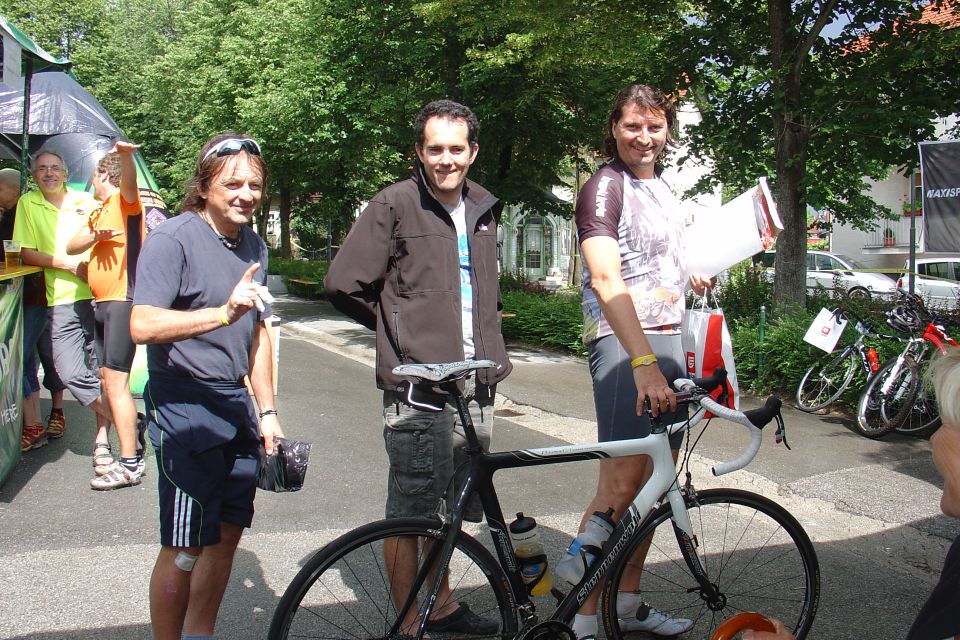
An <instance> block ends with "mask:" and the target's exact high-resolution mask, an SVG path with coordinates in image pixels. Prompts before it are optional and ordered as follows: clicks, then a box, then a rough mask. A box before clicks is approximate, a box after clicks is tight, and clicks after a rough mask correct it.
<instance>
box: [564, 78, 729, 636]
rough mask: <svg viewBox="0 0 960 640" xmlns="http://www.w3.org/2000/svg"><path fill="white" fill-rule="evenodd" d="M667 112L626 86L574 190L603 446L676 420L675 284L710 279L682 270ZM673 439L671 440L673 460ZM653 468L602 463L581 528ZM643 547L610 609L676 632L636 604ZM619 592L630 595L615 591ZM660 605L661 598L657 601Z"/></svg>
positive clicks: (625, 498) (680, 298)
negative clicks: (653, 422)
mask: <svg viewBox="0 0 960 640" xmlns="http://www.w3.org/2000/svg"><path fill="white" fill-rule="evenodd" d="M675 125H676V109H675V108H674V105H673V103H672V101H671V100H670V98H668V97H667V96H666V95H664V94H663V92H661V91H660V90H659V89H656V88H654V87H650V86H647V85H642V84H634V85H630V86H628V87H626V88H624V89H623V90H622V91H620V93H619V94H618V95H617V98H616V101H615V102H614V104H613V107H612V109H611V110H610V116H609V118H608V121H607V127H606V132H605V140H604V145H605V151H606V154H607V155H608V156H609V157H610V158H611V162H610V163H609V164H607V165H605V166H604V167H602V168H601V169H600V170H599V171H598V172H597V173H596V174H594V176H593V177H592V178H590V180H588V181H587V183H586V184H584V186H583V189H582V190H581V191H580V194H579V196H578V197H577V205H576V222H577V233H578V237H579V241H580V252H581V255H582V257H583V318H584V321H583V341H584V343H585V344H586V345H587V349H588V352H589V364H590V375H591V377H592V379H593V396H594V403H595V405H596V411H597V435H598V439H599V440H600V441H601V442H609V441H613V440H626V439H630V438H638V437H642V436H646V435H649V433H650V421H649V419H648V418H647V417H646V414H645V411H644V402H645V401H646V402H649V405H650V413H651V414H653V415H654V416H658V415H659V416H661V418H662V419H663V420H664V422H665V423H667V424H670V423H672V422H675V421H677V420H679V419H681V418H682V416H681V415H679V412H678V411H677V402H676V396H675V395H674V393H673V391H672V390H671V388H670V386H669V384H668V382H670V381H673V380H675V379H676V378H678V377H681V376H684V375H686V366H685V358H684V353H683V349H682V347H681V344H680V327H681V322H682V321H683V312H684V288H685V285H686V283H687V281H689V283H690V285H691V287H692V288H693V290H694V291H695V292H697V293H698V294H701V293H703V291H704V289H705V288H706V287H709V286H711V285H712V282H711V280H710V279H709V278H706V277H703V276H701V275H697V274H694V275H690V276H689V277H688V276H687V274H686V271H685V263H686V260H685V256H684V225H685V221H684V217H683V214H682V212H681V210H680V207H679V206H678V202H677V199H676V198H675V197H674V195H673V192H672V190H671V188H670V185H669V184H667V182H666V181H665V180H664V179H663V177H662V175H661V174H662V172H663V167H662V166H661V165H660V161H661V160H662V159H663V157H664V153H665V149H666V147H667V146H668V145H671V146H673V145H674V144H675V143H674V141H673V138H672V136H671V132H672V131H673V130H674V127H675ZM680 440H681V436H680V434H677V435H676V436H675V437H673V438H671V447H672V448H673V457H674V461H676V458H677V449H678V448H679V446H680ZM651 472H652V465H651V464H650V461H649V458H648V457H647V456H628V457H620V458H610V459H607V460H601V461H600V477H599V480H598V483H597V492H596V495H595V496H594V498H593V500H592V501H591V502H590V505H589V506H588V507H587V510H586V513H585V514H584V516H583V519H582V521H581V523H580V531H583V529H584V527H585V526H586V523H587V520H588V519H589V518H590V516H591V514H592V513H593V512H594V511H600V512H603V511H606V510H607V509H609V508H612V509H613V510H614V518H615V519H619V518H620V516H621V515H622V514H623V512H624V511H625V509H626V508H627V506H628V505H629V504H630V502H631V501H632V500H633V498H634V497H635V496H636V494H637V492H638V491H639V490H640V488H641V487H642V486H643V485H644V484H645V483H646V481H647V480H648V479H649V477H650V473H651ZM646 552H647V547H641V548H640V549H639V550H638V551H637V553H636V554H635V556H634V558H633V562H631V566H632V567H635V569H634V571H633V575H629V574H628V575H626V576H625V580H624V581H623V582H622V583H621V586H620V588H621V591H620V592H619V593H618V594H617V604H616V606H617V616H618V617H619V619H620V628H621V629H623V630H625V631H647V632H651V633H654V634H656V635H658V636H667V637H671V636H676V635H679V634H681V633H684V632H685V631H688V630H689V629H690V628H691V627H692V626H693V623H692V621H690V620H687V619H685V618H677V617H673V616H671V615H669V614H668V613H664V612H662V611H659V610H657V609H655V608H653V607H652V606H650V605H648V604H646V603H644V602H642V601H641V599H640V594H639V592H638V588H639V584H640V577H641V576H640V574H641V570H642V567H643V561H644V559H645V557H646ZM625 588H627V589H630V590H624V589H625ZM597 596H598V593H597V592H596V591H595V592H594V593H593V594H591V597H590V599H589V600H587V602H586V603H584V605H583V607H582V608H581V609H580V611H579V613H577V615H576V616H575V618H574V623H573V630H574V632H575V633H576V634H577V637H578V638H581V639H584V638H594V637H595V636H596V634H597V626H598V625H597V617H596V610H597ZM661 606H662V605H661Z"/></svg>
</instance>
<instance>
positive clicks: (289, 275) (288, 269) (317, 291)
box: [267, 255, 329, 299]
mask: <svg viewBox="0 0 960 640" xmlns="http://www.w3.org/2000/svg"><path fill="white" fill-rule="evenodd" d="M328 268H329V264H328V263H327V261H326V260H293V259H291V258H280V257H274V256H272V255H271V256H270V262H269V265H268V267H267V271H268V272H269V273H270V274H272V275H279V276H283V282H284V284H285V285H286V286H287V291H289V292H290V293H292V294H293V295H295V296H300V297H301V298H310V299H316V298H322V297H323V278H324V276H326V275H327V269H328ZM294 280H303V281H306V282H315V283H316V284H303V283H299V282H293V281H294Z"/></svg>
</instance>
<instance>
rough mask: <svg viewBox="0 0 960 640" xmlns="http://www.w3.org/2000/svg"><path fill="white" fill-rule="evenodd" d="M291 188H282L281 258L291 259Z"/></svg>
mask: <svg viewBox="0 0 960 640" xmlns="http://www.w3.org/2000/svg"><path fill="white" fill-rule="evenodd" d="M291 200H292V198H291V194H290V187H287V186H281V187H280V256H281V257H282V258H289V257H291V255H292V254H291V251H290V205H291Z"/></svg>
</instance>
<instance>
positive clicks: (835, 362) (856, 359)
mask: <svg viewBox="0 0 960 640" xmlns="http://www.w3.org/2000/svg"><path fill="white" fill-rule="evenodd" d="M833 315H834V316H835V317H836V318H837V320H843V319H848V320H853V321H854V329H855V330H856V332H857V334H858V335H857V339H856V340H854V341H853V342H852V343H850V344H849V345H847V346H846V347H844V349H843V350H842V351H840V352H839V353H836V352H835V353H827V354H824V355H823V357H822V358H820V359H819V360H818V361H817V362H815V363H814V364H813V365H812V366H811V367H810V368H809V369H807V372H806V373H805V374H803V377H802V378H801V379H800V384H799V385H798V386H797V408H798V409H800V410H801V411H806V412H807V413H813V412H815V411H820V410H821V409H825V408H827V407H828V406H830V405H831V404H833V403H834V402H836V401H837V398H839V397H840V396H841V395H842V394H843V392H844V391H846V390H847V388H848V387H849V386H850V383H851V382H853V378H854V376H855V375H856V374H857V369H858V365H859V369H861V370H862V371H863V377H864V380H867V381H869V380H870V378H872V377H873V375H874V374H875V373H877V371H878V370H879V369H880V362H879V359H878V357H877V351H876V350H875V349H874V348H873V347H868V346H867V345H866V342H865V340H866V338H893V337H892V336H885V335H882V334H880V333H878V332H877V327H876V325H875V324H873V323H872V322H870V321H868V320H862V319H860V318H857V317H855V316H854V315H853V314H852V313H850V312H849V311H847V310H845V309H844V308H843V307H838V308H837V309H836V310H835V311H834V312H833ZM893 339H896V338H893Z"/></svg>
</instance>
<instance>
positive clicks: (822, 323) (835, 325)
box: [803, 309, 847, 353]
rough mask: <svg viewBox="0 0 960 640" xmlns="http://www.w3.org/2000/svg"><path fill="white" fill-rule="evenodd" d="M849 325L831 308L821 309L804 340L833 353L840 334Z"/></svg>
mask: <svg viewBox="0 0 960 640" xmlns="http://www.w3.org/2000/svg"><path fill="white" fill-rule="evenodd" d="M846 326H847V321H846V320H838V319H837V314H835V313H834V312H833V311H830V310H829V309H820V313H818V314H817V317H816V318H814V319H813V323H812V324H811V325H810V328H809V329H807V333H806V334H805V335H804V336H803V340H804V342H808V343H810V344H812V345H813V346H815V347H817V348H818V349H823V350H824V351H826V352H827V353H832V352H833V349H834V347H836V346H837V342H839V341H840V336H841V335H842V334H843V330H844V329H845V328H846Z"/></svg>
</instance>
